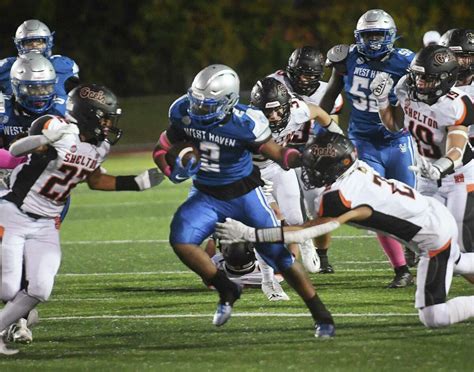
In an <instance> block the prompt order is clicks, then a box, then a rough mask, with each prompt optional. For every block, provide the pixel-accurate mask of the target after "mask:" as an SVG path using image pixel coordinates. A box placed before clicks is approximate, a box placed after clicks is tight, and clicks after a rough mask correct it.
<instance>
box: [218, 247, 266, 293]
mask: <svg viewBox="0 0 474 372" xmlns="http://www.w3.org/2000/svg"><path fill="white" fill-rule="evenodd" d="M211 260H212V262H213V263H214V265H216V267H217V269H219V270H222V271H224V272H225V274H226V276H227V277H228V278H229V279H230V280H232V281H233V282H234V283H237V284H240V285H243V286H260V285H261V284H262V278H263V276H262V271H261V270H260V266H259V263H258V261H255V266H254V268H253V270H252V271H251V272H249V273H247V274H243V275H239V274H236V273H234V272H231V271H229V270H228V269H227V266H226V264H225V260H224V256H223V255H222V253H220V252H218V253H216V254H215V255H214V256H213V257H211Z"/></svg>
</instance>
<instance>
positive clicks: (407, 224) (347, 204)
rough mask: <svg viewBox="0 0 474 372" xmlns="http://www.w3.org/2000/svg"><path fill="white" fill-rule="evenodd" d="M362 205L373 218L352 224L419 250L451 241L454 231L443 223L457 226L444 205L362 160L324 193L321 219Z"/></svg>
mask: <svg viewBox="0 0 474 372" xmlns="http://www.w3.org/2000/svg"><path fill="white" fill-rule="evenodd" d="M360 206H368V207H369V208H371V209H372V210H373V214H372V216H371V217H370V218H368V219H367V220H365V221H361V222H351V223H350V224H352V225H355V226H358V227H363V228H365V229H369V230H373V231H377V232H381V233H383V234H385V235H390V236H392V237H394V238H396V239H398V240H399V241H402V242H403V243H405V244H406V245H408V246H410V247H412V248H414V249H415V250H418V249H420V248H425V249H437V248H439V247H440V246H441V245H443V244H445V243H446V242H447V241H448V240H449V238H450V237H451V233H452V231H444V230H443V229H444V227H443V223H442V222H440V221H443V220H446V223H445V224H444V226H446V227H450V228H451V227H452V226H453V225H454V226H455V222H454V218H453V217H452V216H451V215H450V214H449V212H448V210H447V209H446V208H445V207H444V206H442V205H441V203H439V202H438V201H436V200H435V199H433V198H429V197H426V196H423V195H421V194H420V193H419V192H417V191H416V190H414V189H412V188H411V187H409V186H408V185H406V184H404V183H403V182H400V181H397V180H394V179H389V180H387V179H385V178H383V177H381V176H380V175H379V174H378V173H377V172H375V171H374V170H373V169H372V168H371V167H370V166H368V165H367V164H366V163H364V162H363V161H361V160H358V161H357V163H355V164H354V165H353V168H352V169H351V170H349V171H347V172H346V173H345V174H344V175H343V176H342V177H340V178H339V179H338V180H336V182H334V183H333V184H332V185H331V186H330V187H328V188H327V189H326V190H325V191H324V192H323V194H322V196H321V200H320V203H319V216H321V217H335V216H339V215H341V214H343V213H345V212H347V211H349V210H351V209H355V208H357V207H360ZM433 210H435V212H434V213H432V211H433ZM440 211H441V212H440ZM443 211H444V212H443ZM449 219H451V220H452V221H448V220H449ZM433 220H436V221H438V222H436V223H434V222H433ZM448 222H450V223H449V224H448ZM437 224H439V225H437ZM447 230H449V229H447ZM420 245H421V247H420Z"/></svg>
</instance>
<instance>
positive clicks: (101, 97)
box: [79, 87, 105, 105]
mask: <svg viewBox="0 0 474 372" xmlns="http://www.w3.org/2000/svg"><path fill="white" fill-rule="evenodd" d="M79 95H80V96H81V98H89V99H91V100H93V101H97V102H99V103H101V104H104V105H105V94H104V91H103V90H99V91H94V90H91V88H90V87H83V88H81V90H80V91H79Z"/></svg>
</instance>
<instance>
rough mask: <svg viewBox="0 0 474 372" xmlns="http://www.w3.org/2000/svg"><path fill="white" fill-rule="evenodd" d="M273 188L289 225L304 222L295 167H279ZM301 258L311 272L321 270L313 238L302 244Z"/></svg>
mask: <svg viewBox="0 0 474 372" xmlns="http://www.w3.org/2000/svg"><path fill="white" fill-rule="evenodd" d="M273 188H274V190H275V194H276V201H277V203H278V206H279V207H280V209H281V211H282V213H283V215H284V217H285V221H286V222H287V223H288V225H301V224H302V223H303V222H304V218H303V210H302V203H301V196H302V195H301V190H300V186H299V182H298V179H297V176H296V173H295V171H294V170H293V169H290V170H289V171H284V170H283V169H281V168H279V169H278V170H277V171H276V174H275V175H274V177H273ZM299 248H300V252H301V260H302V262H303V266H304V267H305V269H306V270H308V271H309V272H311V273H316V272H318V271H319V268H320V264H319V257H318V255H317V254H316V248H315V246H314V244H313V241H312V240H307V241H305V242H304V243H301V244H300V247H299Z"/></svg>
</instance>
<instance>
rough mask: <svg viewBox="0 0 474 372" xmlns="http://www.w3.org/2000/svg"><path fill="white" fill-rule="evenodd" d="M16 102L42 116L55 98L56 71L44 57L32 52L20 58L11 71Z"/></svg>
mask: <svg viewBox="0 0 474 372" xmlns="http://www.w3.org/2000/svg"><path fill="white" fill-rule="evenodd" d="M10 82H11V85H12V89H13V94H14V96H15V99H16V101H17V102H18V103H19V104H20V105H21V106H23V107H24V108H25V109H27V110H28V111H30V112H33V113H36V114H42V113H44V112H46V111H47V110H48V109H49V108H50V107H51V106H52V104H53V100H54V98H55V91H54V86H55V84H56V71H55V70H54V67H53V65H52V64H51V62H50V61H49V60H48V59H47V58H45V57H44V56H43V55H41V54H38V53H34V52H30V53H28V54H25V55H22V56H20V57H18V58H17V59H16V61H15V63H13V65H12V68H11V70H10Z"/></svg>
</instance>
